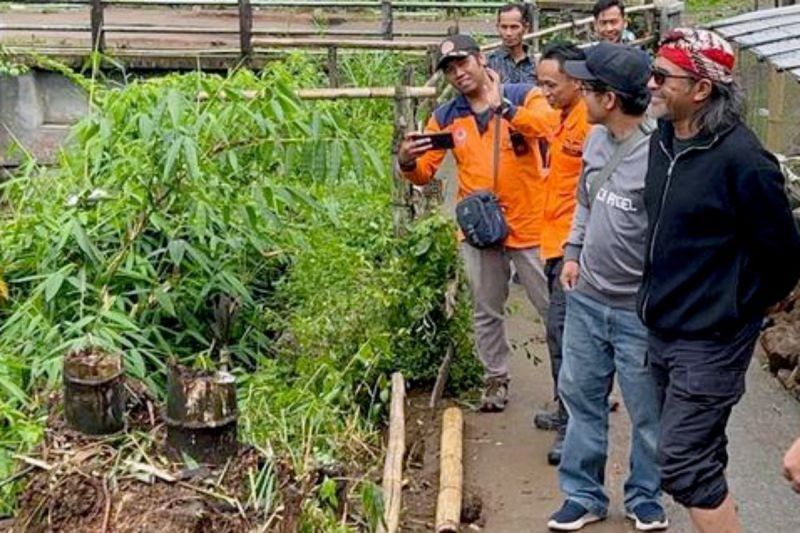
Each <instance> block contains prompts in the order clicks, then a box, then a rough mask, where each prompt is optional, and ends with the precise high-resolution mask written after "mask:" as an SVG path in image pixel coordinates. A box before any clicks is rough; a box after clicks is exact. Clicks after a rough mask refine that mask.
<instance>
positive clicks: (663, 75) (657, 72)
mask: <svg viewBox="0 0 800 533" xmlns="http://www.w3.org/2000/svg"><path fill="white" fill-rule="evenodd" d="M650 77H651V78H653V81H654V82H656V85H664V83H666V81H667V78H675V79H679V80H681V79H682V80H697V78H696V77H695V76H684V75H682V74H671V73H670V72H668V71H666V70H664V69H663V68H659V67H650Z"/></svg>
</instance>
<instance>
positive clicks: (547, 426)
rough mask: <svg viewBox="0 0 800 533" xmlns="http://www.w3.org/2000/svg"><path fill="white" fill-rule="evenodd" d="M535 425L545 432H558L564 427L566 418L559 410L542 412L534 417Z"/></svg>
mask: <svg viewBox="0 0 800 533" xmlns="http://www.w3.org/2000/svg"><path fill="white" fill-rule="evenodd" d="M533 425H534V426H536V429H541V430H543V431H558V429H559V428H560V427H561V426H563V425H564V418H563V417H562V416H561V413H560V412H559V411H558V410H556V411H550V412H548V411H542V412H541V413H536V414H535V415H534V417H533Z"/></svg>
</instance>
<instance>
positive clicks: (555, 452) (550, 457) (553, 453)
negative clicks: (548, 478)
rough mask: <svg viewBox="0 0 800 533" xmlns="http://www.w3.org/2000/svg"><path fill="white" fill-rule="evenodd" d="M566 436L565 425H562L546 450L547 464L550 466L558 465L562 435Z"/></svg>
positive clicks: (562, 446)
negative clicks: (548, 449)
mask: <svg viewBox="0 0 800 533" xmlns="http://www.w3.org/2000/svg"><path fill="white" fill-rule="evenodd" d="M566 436H567V428H566V426H562V427H561V428H560V429H559V430H558V433H557V434H556V440H554V441H553V445H552V446H551V447H550V451H548V452H547V464H549V465H550V466H558V464H559V463H560V462H561V452H562V451H563V450H564V437H566Z"/></svg>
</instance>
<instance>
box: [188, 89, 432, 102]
mask: <svg viewBox="0 0 800 533" xmlns="http://www.w3.org/2000/svg"><path fill="white" fill-rule="evenodd" d="M405 91H406V92H405V95H406V97H408V98H435V97H436V87H406V90H405ZM295 94H296V95H297V97H298V98H300V99H301V100H333V99H336V98H343V99H351V100H352V99H358V98H394V97H395V95H396V94H397V88H396V87H345V88H340V89H329V88H318V89H298V90H297V91H295ZM241 95H242V97H244V98H245V99H246V100H254V99H256V98H258V97H260V96H263V95H264V91H263V90H261V91H256V90H250V89H247V90H244V91H242V92H241ZM210 97H211V95H209V94H208V93H207V92H205V91H200V92H198V93H197V99H198V100H200V101H204V100H208V99H209V98H210ZM220 98H222V99H224V98H225V95H224V94H223V95H221V96H220Z"/></svg>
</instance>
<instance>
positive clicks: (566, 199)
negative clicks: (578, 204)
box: [534, 42, 590, 465]
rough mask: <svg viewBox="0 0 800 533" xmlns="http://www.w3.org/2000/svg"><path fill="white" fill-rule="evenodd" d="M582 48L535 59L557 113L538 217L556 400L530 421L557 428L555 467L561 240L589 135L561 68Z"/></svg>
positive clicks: (574, 89)
mask: <svg viewBox="0 0 800 533" xmlns="http://www.w3.org/2000/svg"><path fill="white" fill-rule="evenodd" d="M584 59H586V55H585V54H584V53H583V50H581V49H580V48H578V47H577V46H575V45H574V44H571V43H567V42H553V43H550V44H548V45H547V46H546V47H545V48H544V50H542V58H541V60H540V61H539V66H538V69H539V71H540V77H539V86H540V87H541V89H542V92H543V94H544V96H545V98H546V99H547V102H548V103H549V104H550V106H551V107H553V108H554V109H558V110H559V111H560V112H561V117H560V119H561V120H560V124H559V125H558V128H557V129H556V130H555V131H554V132H553V133H552V134H550V135H549V136H548V138H547V141H548V142H549V143H550V150H549V151H548V156H549V164H547V165H546V166H547V167H548V171H547V175H546V177H545V179H544V216H543V219H542V239H541V250H540V252H541V257H542V260H543V261H544V262H545V266H544V272H545V275H546V276H547V288H548V293H549V296H550V305H549V307H548V313H547V348H548V351H549V352H550V369H551V371H552V375H553V385H554V392H553V397H554V398H555V399H556V400H557V402H558V407H557V410H556V411H555V412H554V413H539V414H537V415H536V416H535V417H534V424H535V425H536V427H538V428H539V429H548V430H556V431H558V433H557V435H556V439H555V442H554V443H553V446H552V448H551V449H550V451H549V452H548V454H547V461H548V462H549V463H550V464H551V465H557V464H558V463H559V462H560V461H561V449H562V447H563V444H564V435H565V434H566V430H567V411H566V409H564V406H563V405H562V404H561V401H560V400H558V373H559V370H560V369H561V353H562V351H561V344H562V338H563V334H564V318H565V316H566V309H567V303H566V298H565V296H564V289H563V287H562V286H561V283H560V282H559V277H560V276H561V267H562V265H563V263H564V243H565V242H566V240H567V236H568V235H569V230H570V227H571V225H572V215H573V214H574V213H575V201H576V195H575V192H576V189H577V187H578V178H579V177H580V174H581V168H582V166H583V163H582V160H581V157H582V156H583V141H584V140H585V139H586V136H587V135H588V133H589V129H590V125H589V122H588V121H587V118H586V103H585V102H584V101H583V98H582V93H581V85H580V82H579V81H578V80H575V79H573V78H571V77H569V76H568V75H567V74H566V73H565V72H564V63H565V62H566V61H583V60H584Z"/></svg>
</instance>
